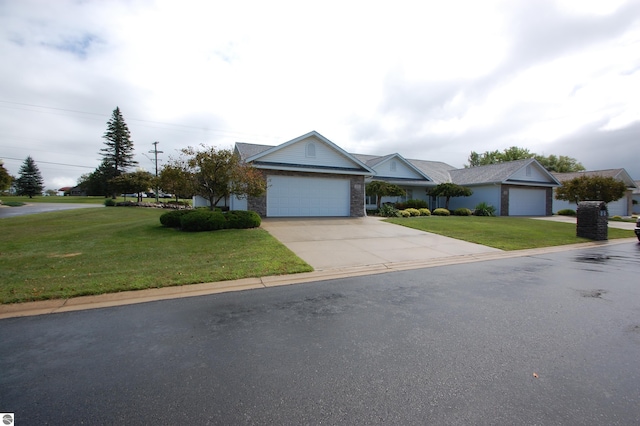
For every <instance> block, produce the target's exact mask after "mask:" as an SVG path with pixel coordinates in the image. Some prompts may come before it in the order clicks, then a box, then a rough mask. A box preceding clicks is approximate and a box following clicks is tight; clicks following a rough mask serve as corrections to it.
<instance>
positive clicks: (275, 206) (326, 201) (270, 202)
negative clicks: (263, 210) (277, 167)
mask: <svg viewBox="0 0 640 426" xmlns="http://www.w3.org/2000/svg"><path fill="white" fill-rule="evenodd" d="M267 184H268V187H267V217H317V216H350V199H351V198H350V181H349V179H334V178H324V177H306V176H305V177H299V176H279V175H268V176H267Z"/></svg>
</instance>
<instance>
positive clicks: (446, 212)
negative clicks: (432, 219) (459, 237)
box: [431, 208, 451, 216]
mask: <svg viewBox="0 0 640 426" xmlns="http://www.w3.org/2000/svg"><path fill="white" fill-rule="evenodd" d="M431 214H432V215H434V216H449V215H451V212H450V211H449V210H447V209H443V208H438V209H435V210H434V211H433V212H431Z"/></svg>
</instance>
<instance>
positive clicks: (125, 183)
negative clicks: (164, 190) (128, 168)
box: [111, 170, 156, 201]
mask: <svg viewBox="0 0 640 426" xmlns="http://www.w3.org/2000/svg"><path fill="white" fill-rule="evenodd" d="M155 179H156V178H155V176H153V175H152V174H151V173H149V172H147V171H144V170H136V171H135V172H131V173H123V174H121V175H120V176H117V177H115V178H113V179H112V180H111V183H112V184H113V185H114V186H115V188H117V189H118V191H119V192H123V193H125V194H127V193H134V194H137V195H138V201H142V193H143V192H147V191H148V190H149V189H150V188H153V187H154V186H155Z"/></svg>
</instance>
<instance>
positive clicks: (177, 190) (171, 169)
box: [158, 160, 194, 201]
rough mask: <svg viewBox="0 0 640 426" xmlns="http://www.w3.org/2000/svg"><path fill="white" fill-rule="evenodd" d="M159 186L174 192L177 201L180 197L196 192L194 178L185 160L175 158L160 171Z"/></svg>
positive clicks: (168, 191)
mask: <svg viewBox="0 0 640 426" xmlns="http://www.w3.org/2000/svg"><path fill="white" fill-rule="evenodd" d="M158 178H159V183H158V184H159V186H160V188H162V190H163V191H164V192H167V193H169V194H174V195H175V197H176V201H178V199H179V197H183V198H185V197H190V196H192V195H193V194H194V189H193V184H194V179H193V176H192V174H191V173H190V172H189V170H188V166H187V165H186V164H184V161H179V160H173V161H172V162H171V163H170V164H165V165H164V166H163V167H162V170H161V171H160V176H158Z"/></svg>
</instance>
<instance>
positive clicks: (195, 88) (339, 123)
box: [0, 0, 640, 186]
mask: <svg viewBox="0 0 640 426" xmlns="http://www.w3.org/2000/svg"><path fill="white" fill-rule="evenodd" d="M639 16H640V6H639V4H638V3H637V2H635V1H627V2H625V1H616V2H601V1H595V0H594V1H589V2H584V1H557V2H555V1H554V2H552V1H545V0H541V1H537V2H510V1H500V0H496V1H492V2H475V1H465V0H456V1H451V2H436V1H426V2H424V1H404V2H400V3H389V2H382V1H367V2H364V1H353V2H337V1H327V2H321V3H306V2H296V1H274V2H258V1H243V2H217V1H214V2H200V1H195V0H191V1H185V2H174V1H169V0H166V1H121V2H116V1H114V2H73V1H59V2H55V3H52V2H46V1H21V2H5V3H2V5H0V51H1V52H2V54H3V58H4V60H5V63H6V64H11V66H5V67H2V68H1V69H0V85H1V86H0V88H1V90H0V93H2V96H0V108H2V111H3V114H2V115H1V116H0V129H2V130H0V157H2V156H4V158H5V164H6V166H7V167H8V168H9V169H10V171H11V172H12V173H13V174H16V173H17V168H18V167H19V165H20V164H21V162H22V159H24V158H26V156H27V155H33V156H34V158H35V159H36V160H41V161H42V160H43V159H47V160H49V161H51V162H55V163H62V164H73V165H77V166H86V167H87V168H86V169H84V168H78V167H75V168H74V167H66V166H57V165H45V164H41V169H43V170H42V171H43V175H44V177H45V180H46V181H47V185H49V186H50V185H54V183H53V182H54V179H73V180H74V181H75V179H77V177H78V176H79V175H80V174H81V173H85V172H87V171H91V170H92V168H94V167H96V166H97V164H98V163H99V155H98V151H99V150H100V148H101V147H102V139H101V136H102V134H103V132H104V129H105V126H106V122H107V120H108V119H109V115H110V114H111V111H112V110H113V109H114V108H115V107H116V106H119V107H120V108H121V109H122V111H123V114H124V117H125V120H126V121H127V123H128V125H129V128H130V130H131V132H132V136H133V139H134V142H135V148H136V152H137V153H138V156H137V157H138V160H139V161H140V164H141V166H144V167H148V168H150V167H151V163H150V162H149V160H148V159H147V158H145V155H143V154H146V155H148V153H147V151H148V150H151V149H152V148H153V146H152V145H151V144H152V142H153V141H156V140H157V141H160V145H159V148H160V149H161V150H163V151H164V154H163V156H162V157H163V160H165V159H166V158H168V157H169V155H175V153H176V150H177V149H179V148H182V147H185V146H187V145H195V144H198V143H207V144H212V145H216V146H219V147H230V146H232V144H233V143H234V142H235V141H245V142H254V143H267V144H277V143H281V142H284V141H286V140H289V139H291V138H294V137H297V136H299V135H301V134H303V133H306V132H308V131H310V130H318V131H319V132H321V133H322V134H323V135H324V136H326V137H328V138H329V139H331V140H332V141H334V142H335V143H337V144H338V145H340V146H341V147H343V148H345V149H347V150H351V151H357V152H360V153H380V154H382V153H388V152H399V153H401V154H402V155H404V156H406V157H413V158H426V159H431V160H441V161H445V162H449V163H451V164H452V165H455V166H461V165H462V164H463V163H464V162H465V161H466V159H467V156H468V154H469V152H470V151H472V150H475V151H479V152H484V151H486V150H490V149H503V148H506V147H508V146H512V145H519V146H524V147H526V148H528V149H530V150H531V151H534V152H537V151H539V152H545V153H546V154H547V155H548V154H552V153H553V154H559V155H570V156H573V157H575V158H577V159H578V160H580V161H583V158H585V156H586V155H587V154H588V153H585V151H584V149H583V147H584V146H592V145H591V143H590V142H588V141H601V140H602V139H601V138H602V137H603V135H615V140H616V141H618V143H624V141H626V139H625V138H633V137H634V136H633V133H631V134H628V133H626V132H625V129H629V128H632V126H633V125H634V122H635V121H636V120H637V118H636V117H638V112H640V111H639V110H640V106H639V105H638V100H637V96H635V95H634V93H633V88H634V87H639V83H640V81H638V79H639V77H638V76H639V75H640V74H639V73H638V69H640V46H639V43H640V19H639V18H638V17H639ZM25 104H26V105H25ZM34 105H35V106H34ZM38 106H44V107H46V108H41V107H38ZM614 131H615V132H614ZM603 132H604V133H603ZM607 132H608V133H607ZM612 132H614V133H612ZM577 135H580V140H581V141H582V143H581V144H578V143H577V142H575V141H576V139H575V137H574V136H577ZM635 138H636V140H637V135H636V136H635ZM9 157H10V158H17V159H19V160H7V159H6V158H9ZM605 157H606V161H605ZM600 160H601V161H600V163H599V162H598V161H595V162H594V163H593V164H590V167H591V168H598V167H599V166H598V164H605V163H606V164H619V167H625V168H627V170H628V171H629V172H630V173H631V175H632V176H634V177H636V178H640V166H638V165H636V164H635V163H634V162H632V161H630V160H629V156H628V155H626V154H623V153H619V152H618V151H617V150H611V149H610V150H608V152H606V153H603V154H602V156H601V157H600ZM583 162H584V161H583ZM55 182H61V181H60V180H55Z"/></svg>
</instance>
